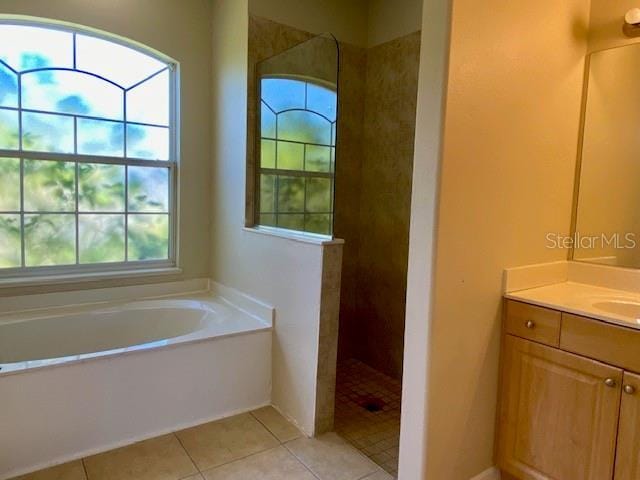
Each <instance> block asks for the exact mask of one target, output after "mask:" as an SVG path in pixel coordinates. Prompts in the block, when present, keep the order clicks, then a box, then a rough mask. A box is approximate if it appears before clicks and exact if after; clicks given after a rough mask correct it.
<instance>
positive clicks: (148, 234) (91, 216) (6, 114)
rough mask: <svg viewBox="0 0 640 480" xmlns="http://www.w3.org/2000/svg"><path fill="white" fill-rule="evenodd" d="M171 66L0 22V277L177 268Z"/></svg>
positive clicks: (91, 41)
mask: <svg viewBox="0 0 640 480" xmlns="http://www.w3.org/2000/svg"><path fill="white" fill-rule="evenodd" d="M175 89H176V66H175V64H173V63H171V62H169V61H168V60H167V59H164V58H161V57H159V56H157V55H156V54H154V53H151V52H148V51H145V50H141V49H139V48H137V47H132V46H127V45H126V44H124V43H122V42H120V41H119V40H109V39H107V38H104V37H99V36H96V35H95V34H93V33H88V32H85V31H83V30H74V29H69V28H66V27H65V28H62V27H59V26H57V25H44V24H24V23H10V22H4V23H0V276H6V277H10V276H12V275H15V276H23V275H25V274H32V273H36V274H44V273H55V272H62V273H66V272H82V271H89V272H96V271H104V270H115V269H122V268H123V267H125V268H126V269H130V268H137V267H142V268H150V267H152V266H157V267H160V266H173V265H174V243H175V242H174V236H175V235H174V232H175V223H176V221H175V208H174V204H175V183H176V175H177V172H176V169H177V164H176V153H175V152H176V149H175V144H176V141H175V138H176V126H175V118H176V115H175V110H176V109H175V99H176V97H177V95H176V92H175Z"/></svg>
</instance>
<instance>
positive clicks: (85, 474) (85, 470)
mask: <svg viewBox="0 0 640 480" xmlns="http://www.w3.org/2000/svg"><path fill="white" fill-rule="evenodd" d="M86 458H87V457H82V458H81V459H80V463H81V464H82V470H84V478H86V479H87V480H89V472H88V471H87V466H86V465H85V463H84V461H85V459H86Z"/></svg>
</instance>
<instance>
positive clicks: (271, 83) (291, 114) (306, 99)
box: [257, 77, 337, 235]
mask: <svg viewBox="0 0 640 480" xmlns="http://www.w3.org/2000/svg"><path fill="white" fill-rule="evenodd" d="M260 97H261V99H260V107H261V108H260V152H259V158H260V162H259V168H258V182H257V183H258V224H260V225H266V226H274V227H280V228H286V229H289V230H299V231H305V232H312V233H319V234H324V235H331V234H332V227H333V189H334V173H335V145H336V113H337V112H336V111H337V95H336V91H335V90H334V89H332V88H329V87H325V86H323V85H321V84H319V83H313V82H310V81H307V80H301V79H296V78H284V77H267V78H262V79H261V82H260Z"/></svg>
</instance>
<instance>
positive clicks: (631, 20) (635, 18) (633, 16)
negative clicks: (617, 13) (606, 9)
mask: <svg viewBox="0 0 640 480" xmlns="http://www.w3.org/2000/svg"><path fill="white" fill-rule="evenodd" d="M624 21H625V22H626V23H627V24H628V25H632V26H634V27H640V8H632V9H631V10H629V11H628V12H627V13H626V15H625V16H624Z"/></svg>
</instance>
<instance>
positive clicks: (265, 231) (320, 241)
mask: <svg viewBox="0 0 640 480" xmlns="http://www.w3.org/2000/svg"><path fill="white" fill-rule="evenodd" d="M242 229H243V230H244V231H245V232H249V233H257V234H260V235H267V236H271V237H279V238H283V239H285V240H292V241H294V242H300V243H309V244H312V245H320V246H327V245H342V244H344V240H342V239H340V238H332V237H329V236H326V235H317V234H314V233H304V232H297V231H295V230H286V229H283V228H274V227H243V228H242Z"/></svg>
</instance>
